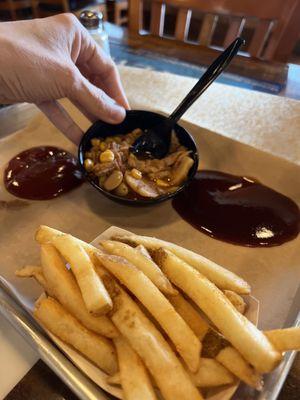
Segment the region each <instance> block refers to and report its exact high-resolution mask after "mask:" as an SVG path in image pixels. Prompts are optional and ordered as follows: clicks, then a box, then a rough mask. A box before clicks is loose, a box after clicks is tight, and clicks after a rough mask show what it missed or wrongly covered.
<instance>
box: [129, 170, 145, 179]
mask: <svg viewBox="0 0 300 400" xmlns="http://www.w3.org/2000/svg"><path fill="white" fill-rule="evenodd" d="M131 175H132V176H133V177H134V178H135V179H142V177H143V174H142V173H141V171H139V170H138V169H136V168H133V169H132V170H131Z"/></svg>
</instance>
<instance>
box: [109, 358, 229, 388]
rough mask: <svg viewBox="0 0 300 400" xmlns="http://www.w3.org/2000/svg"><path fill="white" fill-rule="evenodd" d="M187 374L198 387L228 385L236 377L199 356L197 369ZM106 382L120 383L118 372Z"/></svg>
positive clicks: (221, 366)
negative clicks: (193, 372)
mask: <svg viewBox="0 0 300 400" xmlns="http://www.w3.org/2000/svg"><path fill="white" fill-rule="evenodd" d="M189 375H190V377H191V380H192V381H193V382H194V384H195V386H197V387H200V388H201V387H202V388H209V387H215V386H221V385H230V384H232V383H234V381H235V379H236V378H235V376H234V375H233V374H232V373H231V372H229V371H228V369H227V368H225V367H223V365H222V364H220V363H219V362H218V361H216V360H213V359H211V358H201V360H200V366H199V369H198V371H197V372H196V373H195V374H192V373H190V374H189ZM107 382H108V383H109V384H110V385H121V377H120V373H119V372H117V373H116V374H115V375H113V376H109V377H108V378H107Z"/></svg>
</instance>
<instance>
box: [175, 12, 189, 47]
mask: <svg viewBox="0 0 300 400" xmlns="http://www.w3.org/2000/svg"><path fill="white" fill-rule="evenodd" d="M191 17H192V11H191V10H188V9H186V8H181V9H180V10H179V11H178V13H177V18H176V25H175V38H176V39H177V40H182V41H185V40H186V39H187V36H188V33H189V28H190V22H191Z"/></svg>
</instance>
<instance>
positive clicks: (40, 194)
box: [4, 146, 82, 200]
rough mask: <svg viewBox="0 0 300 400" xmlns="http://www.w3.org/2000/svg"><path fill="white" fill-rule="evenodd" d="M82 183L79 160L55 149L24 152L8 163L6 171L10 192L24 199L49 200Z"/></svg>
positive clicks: (7, 185) (5, 182)
mask: <svg viewBox="0 0 300 400" xmlns="http://www.w3.org/2000/svg"><path fill="white" fill-rule="evenodd" d="M81 183H82V174H81V172H80V170H79V167H78V165H77V159H76V157H74V156H73V155H72V154H71V153H69V152H67V151H65V150H63V149H59V148H57V147H52V146H41V147H33V148H31V149H28V150H25V151H23V152H22V153H20V154H18V155H16V156H15V157H14V158H12V159H11V160H10V161H9V163H8V166H7V168H6V169H5V172H4V184H5V187H6V189H7V191H8V192H10V193H12V194H13V195H14V196H17V197H20V198H22V199H30V200H49V199H52V198H55V197H58V196H60V195H62V194H63V193H66V192H68V191H70V190H72V189H74V188H75V187H77V186H79V185H80V184H81Z"/></svg>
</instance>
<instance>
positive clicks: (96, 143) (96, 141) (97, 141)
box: [91, 138, 100, 147]
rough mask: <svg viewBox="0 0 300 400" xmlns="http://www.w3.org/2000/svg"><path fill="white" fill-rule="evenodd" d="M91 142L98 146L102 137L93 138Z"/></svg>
mask: <svg viewBox="0 0 300 400" xmlns="http://www.w3.org/2000/svg"><path fill="white" fill-rule="evenodd" d="M91 143H92V146H94V147H98V146H99V145H100V139H97V138H93V139H92V140H91Z"/></svg>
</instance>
